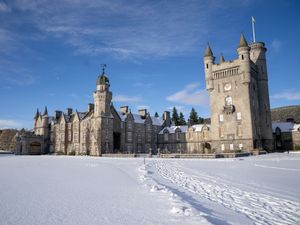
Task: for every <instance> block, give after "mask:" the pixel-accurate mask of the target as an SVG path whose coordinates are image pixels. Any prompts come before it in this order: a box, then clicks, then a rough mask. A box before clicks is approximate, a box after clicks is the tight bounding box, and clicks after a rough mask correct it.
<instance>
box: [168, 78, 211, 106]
mask: <svg viewBox="0 0 300 225" xmlns="http://www.w3.org/2000/svg"><path fill="white" fill-rule="evenodd" d="M199 85H200V84H199V83H191V84H189V85H187V86H186V87H185V88H184V89H182V90H180V91H178V92H176V93H174V94H172V95H170V96H168V97H167V98H166V99H167V100H168V101H171V102H175V103H180V104H185V105H200V106H207V105H208V104H209V99H208V95H207V92H206V90H205V89H202V90H201V89H199Z"/></svg>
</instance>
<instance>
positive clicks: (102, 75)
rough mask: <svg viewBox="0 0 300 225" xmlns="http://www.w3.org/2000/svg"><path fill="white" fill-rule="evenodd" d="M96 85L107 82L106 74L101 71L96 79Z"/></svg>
mask: <svg viewBox="0 0 300 225" xmlns="http://www.w3.org/2000/svg"><path fill="white" fill-rule="evenodd" d="M96 84H97V85H100V84H109V79H108V78H107V76H106V75H105V74H104V73H102V74H101V75H100V76H99V77H98V79H97V83H96Z"/></svg>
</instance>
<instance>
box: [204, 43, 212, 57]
mask: <svg viewBox="0 0 300 225" xmlns="http://www.w3.org/2000/svg"><path fill="white" fill-rule="evenodd" d="M213 56H214V55H213V53H212V51H211V49H210V46H209V43H207V47H206V50H205V55H204V57H213Z"/></svg>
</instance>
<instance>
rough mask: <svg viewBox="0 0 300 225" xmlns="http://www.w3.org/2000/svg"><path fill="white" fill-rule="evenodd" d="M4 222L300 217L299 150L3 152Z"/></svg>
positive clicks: (83, 224) (134, 223) (0, 195)
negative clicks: (218, 155) (226, 155)
mask: <svg viewBox="0 0 300 225" xmlns="http://www.w3.org/2000/svg"><path fill="white" fill-rule="evenodd" d="M0 188H1V192H0V224H1V225H23V224H24V225H41V224H43V225H50V224H51V225H53V224H70V225H71V224H72V225H73V224H80V225H94V224H112V225H117V224H128V225H140V224H142V225H146V224H189V225H190V224H191V225H192V224H222V225H227V224H243V225H247V224H280V225H284V224H300V154H297V153H290V154H286V153H281V154H269V155H262V156H255V157H247V158H235V159H155V158H153V159H146V165H144V164H143V159H142V158H137V159H112V158H97V157H77V156H76V157H72V156H69V157H68V156H13V155H0Z"/></svg>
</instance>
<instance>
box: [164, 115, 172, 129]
mask: <svg viewBox="0 0 300 225" xmlns="http://www.w3.org/2000/svg"><path fill="white" fill-rule="evenodd" d="M163 120H164V125H165V126H166V127H169V126H170V125H171V117H170V112H169V111H164V113H163Z"/></svg>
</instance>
